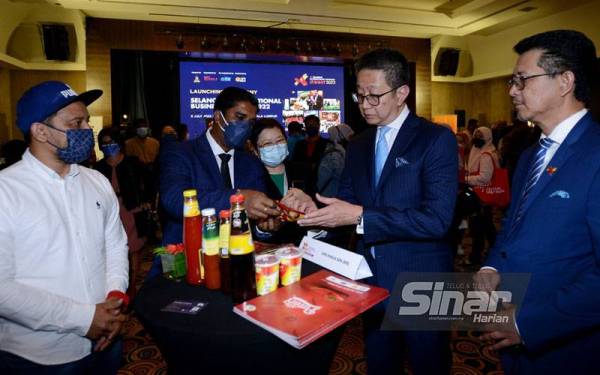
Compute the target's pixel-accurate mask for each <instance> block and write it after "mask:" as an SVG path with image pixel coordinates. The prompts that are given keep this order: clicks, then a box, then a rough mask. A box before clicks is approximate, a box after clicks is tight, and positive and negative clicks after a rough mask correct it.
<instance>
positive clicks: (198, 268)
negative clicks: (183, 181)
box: [183, 189, 204, 285]
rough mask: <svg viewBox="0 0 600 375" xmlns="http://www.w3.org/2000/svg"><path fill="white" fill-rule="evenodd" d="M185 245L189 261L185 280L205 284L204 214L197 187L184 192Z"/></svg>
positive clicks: (194, 283)
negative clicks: (199, 202) (203, 253)
mask: <svg viewBox="0 0 600 375" xmlns="http://www.w3.org/2000/svg"><path fill="white" fill-rule="evenodd" d="M183 246H184V247H185V257H186V261H187V273H186V275H185V280H186V281H187V282H188V284H192V285H201V284H204V265H203V262H202V216H200V207H199V205H198V194H197V193H196V189H189V190H185V191H184V192H183Z"/></svg>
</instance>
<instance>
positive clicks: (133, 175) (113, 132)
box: [95, 127, 150, 297]
mask: <svg viewBox="0 0 600 375" xmlns="http://www.w3.org/2000/svg"><path fill="white" fill-rule="evenodd" d="M98 145H99V147H100V150H101V151H102V153H103V154H104V158H103V159H102V160H100V161H99V162H98V163H96V166H95V169H96V170H98V171H99V172H100V173H102V174H103V175H104V176H105V177H106V178H108V180H109V181H110V182H111V184H112V186H113V189H114V191H115V193H116V195H117V197H118V198H119V207H120V209H119V215H120V217H121V221H122V222H123V227H124V228H125V233H126V234H127V242H128V245H129V264H130V272H129V285H130V286H131V285H134V283H133V281H134V280H135V277H136V274H137V273H138V272H139V270H140V264H141V258H140V255H139V254H140V249H141V248H142V247H143V246H144V244H145V242H146V235H147V233H146V230H147V229H148V226H147V224H148V222H147V220H148V217H147V212H148V211H147V210H146V209H147V208H149V207H150V204H149V199H150V197H149V196H148V194H147V193H146V190H145V189H144V182H143V177H142V174H141V171H142V165H141V162H140V161H139V160H138V159H137V158H136V157H134V156H125V154H124V152H123V150H124V146H125V145H124V142H123V139H122V137H121V134H120V131H119V129H118V128H117V127H111V128H104V129H102V130H101V131H100V133H98ZM134 290H135V289H134V288H130V289H129V291H128V293H129V294H130V297H133V295H132V294H133V292H134Z"/></svg>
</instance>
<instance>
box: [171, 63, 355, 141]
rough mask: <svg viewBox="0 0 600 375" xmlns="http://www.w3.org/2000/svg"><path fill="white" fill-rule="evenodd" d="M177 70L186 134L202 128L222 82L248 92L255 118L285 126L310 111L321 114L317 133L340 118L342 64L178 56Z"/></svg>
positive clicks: (210, 115)
mask: <svg viewBox="0 0 600 375" xmlns="http://www.w3.org/2000/svg"><path fill="white" fill-rule="evenodd" d="M179 72H180V74H179V77H180V98H181V122H182V123H184V124H187V125H188V129H189V133H190V138H195V137H197V136H199V135H200V134H202V133H203V132H204V130H205V129H206V121H207V120H208V119H210V118H212V117H213V105H214V102H215V99H216V97H217V95H219V93H220V92H221V90H222V89H224V88H226V87H228V86H238V87H242V88H244V89H246V90H248V91H250V92H252V93H253V94H254V95H256V97H257V98H258V103H259V113H258V117H271V118H275V119H277V120H278V121H279V122H280V123H281V124H283V125H284V126H285V127H286V129H287V126H286V125H287V124H288V123H289V122H291V121H294V120H296V121H299V122H303V119H304V117H306V116H308V115H311V114H314V115H316V116H318V117H319V118H320V119H321V132H326V131H327V129H328V128H329V127H330V126H334V125H339V124H340V123H342V122H343V121H344V119H343V114H344V70H343V67H342V66H333V65H305V64H273V63H264V64H262V63H244V62H235V63H230V62H201V61H181V62H180V66H179Z"/></svg>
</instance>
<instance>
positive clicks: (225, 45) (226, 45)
mask: <svg viewBox="0 0 600 375" xmlns="http://www.w3.org/2000/svg"><path fill="white" fill-rule="evenodd" d="M227 47H229V40H228V39H227V37H226V36H224V37H223V48H227Z"/></svg>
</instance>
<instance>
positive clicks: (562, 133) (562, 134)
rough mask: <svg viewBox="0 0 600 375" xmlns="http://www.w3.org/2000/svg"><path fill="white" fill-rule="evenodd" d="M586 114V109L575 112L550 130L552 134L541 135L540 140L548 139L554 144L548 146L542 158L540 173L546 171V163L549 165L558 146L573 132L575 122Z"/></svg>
mask: <svg viewBox="0 0 600 375" xmlns="http://www.w3.org/2000/svg"><path fill="white" fill-rule="evenodd" d="M586 113H587V109H585V108H584V109H582V110H581V111H579V112H575V113H573V114H572V115H571V116H569V117H567V118H566V119H564V120H563V121H561V122H560V123H559V124H558V125H556V127H555V128H554V130H552V133H550V134H549V135H545V134H544V133H542V135H541V136H540V139H542V138H546V137H548V138H550V139H551V140H553V141H554V143H552V146H550V147H549V148H548V150H546V156H545V157H544V167H543V168H542V171H543V170H545V169H546V167H547V166H548V163H550V160H552V158H553V157H554V154H556V151H557V150H558V148H559V147H560V145H561V144H562V143H563V142H564V141H565V139H566V138H567V136H568V135H569V133H570V132H571V130H573V128H574V127H575V125H576V124H577V122H579V120H581V119H582V118H583V116H585V114H586Z"/></svg>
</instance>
